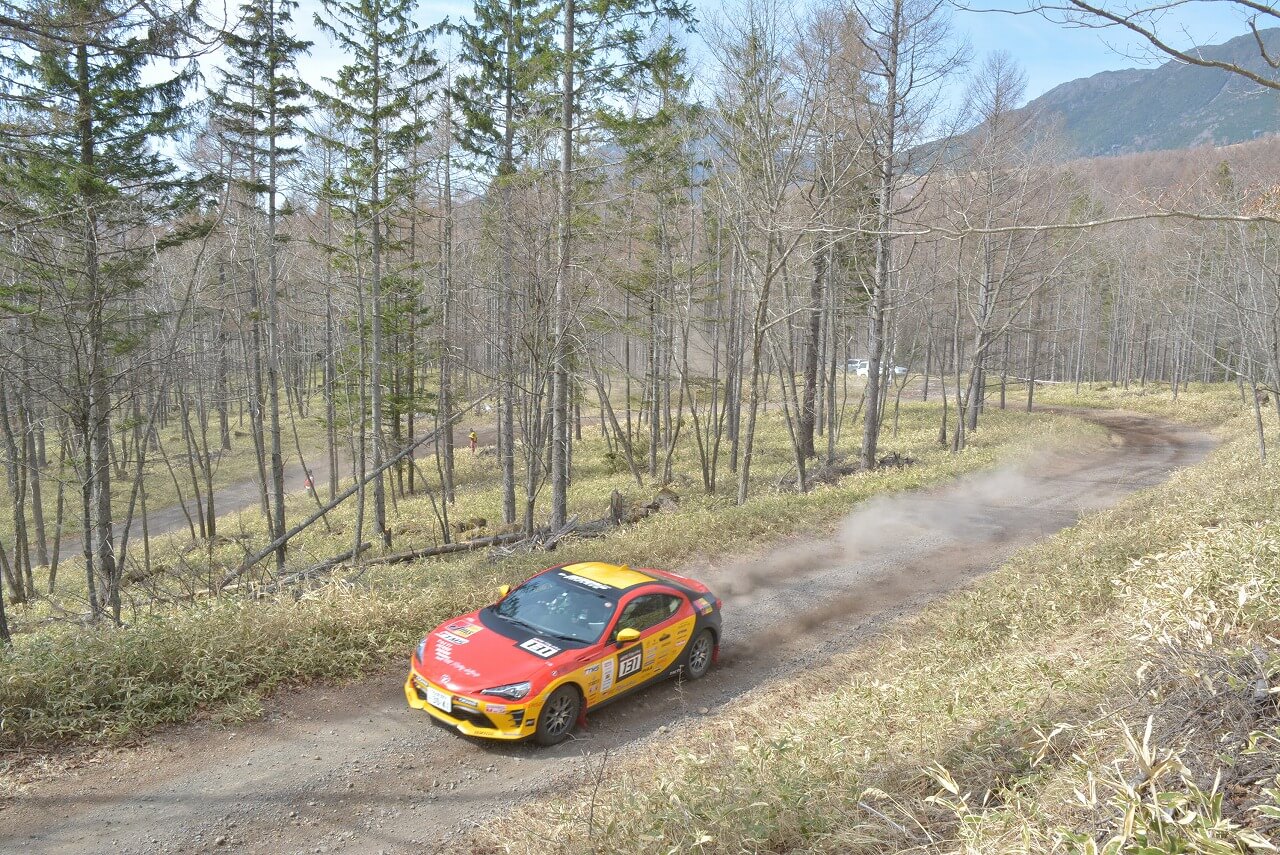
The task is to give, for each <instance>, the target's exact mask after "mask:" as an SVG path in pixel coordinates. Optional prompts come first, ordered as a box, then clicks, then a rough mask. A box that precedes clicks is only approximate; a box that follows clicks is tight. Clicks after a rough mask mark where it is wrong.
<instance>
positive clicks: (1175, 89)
mask: <svg viewBox="0 0 1280 855" xmlns="http://www.w3.org/2000/svg"><path fill="white" fill-rule="evenodd" d="M1259 37H1260V38H1261V39H1262V40H1263V44H1265V45H1266V48H1267V51H1268V53H1270V54H1271V55H1276V54H1280V27H1278V28H1271V29H1267V30H1262V31H1260V33H1259ZM1198 51H1199V54H1200V55H1201V56H1203V57H1204V58H1206V59H1211V60H1217V61H1221V62H1228V63H1233V64H1236V65H1239V66H1241V67H1243V68H1246V69H1248V70H1249V71H1252V72H1255V73H1257V74H1260V75H1263V76H1266V77H1268V78H1271V79H1275V78H1276V77H1277V70H1276V69H1274V68H1272V67H1271V66H1270V65H1268V64H1267V63H1266V61H1265V59H1264V58H1263V57H1262V55H1261V53H1260V51H1259V50H1258V43H1257V40H1255V38H1254V36H1253V34H1252V33H1250V34H1248V35H1244V36H1238V37H1236V38H1234V39H1231V40H1229V41H1226V42H1223V43H1222V44H1217V45H1206V46H1203V47H1201V48H1199V49H1198ZM1020 112H1021V113H1023V114H1024V115H1030V116H1031V117H1032V120H1033V122H1034V123H1035V124H1037V125H1039V126H1042V127H1054V128H1055V129H1056V130H1057V132H1058V136H1059V137H1060V138H1061V140H1062V143H1063V145H1064V148H1065V151H1064V154H1065V155H1066V157H1067V158H1068V159H1072V158H1078V157H1097V156H1100V155H1116V154H1132V153H1136V152H1144V151H1162V150H1172V149H1182V148H1190V147H1193V146H1197V145H1230V144H1233V143H1238V142H1246V141H1248V140H1251V139H1256V138H1258V137H1260V136H1263V135H1265V134H1268V133H1275V132H1277V131H1280V92H1277V91H1276V90H1274V89H1268V88H1266V87H1264V86H1261V85H1259V84H1256V83H1254V82H1252V81H1249V80H1247V79H1246V78H1244V77H1242V76H1240V75H1237V74H1234V73H1232V72H1229V71H1225V70H1222V69H1217V68H1205V67H1203V66H1198V65H1190V64H1188V63H1184V62H1181V61H1178V60H1170V61H1168V62H1166V63H1163V64H1162V65H1160V66H1157V67H1155V68H1126V69H1118V70H1112V71H1102V72H1099V73H1097V74H1094V75H1091V76H1089V77H1082V78H1079V79H1076V80H1072V81H1069V82H1067V83H1063V84H1060V85H1058V86H1055V87H1054V88H1052V89H1050V90H1049V91H1048V92H1045V93H1044V94H1043V95H1041V96H1039V97H1038V98H1035V99H1033V100H1032V101H1030V102H1029V103H1028V104H1027V105H1026V106H1025V107H1023V108H1022V109H1021V110H1020Z"/></svg>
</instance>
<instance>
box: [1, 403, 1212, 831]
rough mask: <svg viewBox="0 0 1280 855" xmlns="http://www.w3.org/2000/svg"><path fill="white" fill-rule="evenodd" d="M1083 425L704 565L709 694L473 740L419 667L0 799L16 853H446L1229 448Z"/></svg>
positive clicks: (287, 699) (669, 695) (279, 703)
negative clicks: (418, 700)
mask: <svg viewBox="0 0 1280 855" xmlns="http://www.w3.org/2000/svg"><path fill="white" fill-rule="evenodd" d="M1085 417H1086V418H1088V419H1090V420H1092V421H1095V422H1097V423H1098V424H1101V425H1103V426H1104V427H1106V428H1107V429H1108V430H1109V431H1110V433H1111V440H1112V441H1111V443H1110V445H1109V446H1108V447H1106V448H1103V449H1101V450H1095V451H1092V452H1089V453H1081V454H1074V455H1068V454H1045V455H1042V456H1040V457H1038V458H1037V459H1036V460H1034V461H1032V462H1030V463H1028V464H1026V465H1024V466H1021V467H1019V468H1017V469H1004V470H998V471H994V472H986V473H981V474H978V475H975V476H971V477H968V478H964V479H961V480H959V481H956V482H954V483H951V484H948V485H946V486H943V487H939V488H936V489H933V490H929V491H921V492H915V493H905V494H899V495H896V496H889V497H880V498H876V499H872V500H871V501H869V502H866V503H863V504H862V505H860V506H858V508H857V509H856V510H855V511H854V512H853V513H852V514H851V515H850V516H849V517H848V518H847V519H846V520H845V521H844V522H843V523H842V525H841V528H840V530H839V531H838V533H837V534H836V535H834V536H833V537H831V538H829V539H825V540H818V541H809V542H797V543H793V544H790V545H788V546H785V547H782V548H779V549H776V550H774V551H772V552H770V553H768V554H767V555H765V556H763V557H760V558H757V559H755V560H753V561H751V562H746V563H744V562H724V563H722V564H721V565H719V566H713V567H710V568H708V567H707V566H706V564H705V563H703V564H701V565H691V566H690V567H689V568H687V569H688V570H689V572H691V573H694V574H696V575H699V576H700V577H702V578H704V579H705V580H706V581H708V582H710V583H711V584H712V585H713V587H715V588H716V590H717V591H718V592H720V593H721V594H722V596H723V597H724V600H725V627H726V638H725V644H724V651H723V656H722V662H721V666H720V667H719V668H718V669H716V670H713V671H712V673H711V674H710V675H709V676H708V677H707V678H706V679H705V680H703V681H701V682H699V683H694V684H686V685H683V686H680V685H676V684H674V683H667V684H663V685H659V686H655V687H653V688H651V689H648V690H646V691H644V692H642V693H641V694H640V695H639V696H636V697H634V698H632V699H630V700H628V701H624V702H622V703H619V704H616V705H614V706H612V707H610V708H608V709H606V710H604V711H602V712H601V713H600V714H598V715H594V716H592V717H591V720H590V726H589V728H588V730H587V731H586V732H584V733H581V734H579V736H578V738H576V739H573V740H570V741H569V742H566V743H564V744H562V745H560V746H557V747H556V748H554V749H549V750H548V749H539V748H536V747H533V746H528V745H515V746H510V745H492V744H488V743H482V742H476V741H471V740H467V739H464V738H461V737H459V736H457V735H456V734H454V733H453V732H451V731H448V730H445V729H443V728H440V727H436V726H433V725H432V724H431V723H430V722H429V721H428V720H427V719H426V717H425V716H423V714H421V713H418V712H415V711H413V710H411V709H409V708H408V707H407V706H406V704H405V702H404V698H403V695H402V694H401V688H400V687H401V681H402V679H403V670H404V665H403V664H396V665H395V666H394V667H390V668H388V669H387V670H386V671H384V672H383V673H379V674H375V675H371V676H370V677H369V678H367V679H365V680H363V681H361V682H359V683H355V684H349V685H345V686H336V687H334V686H329V687H309V688H305V689H301V690H298V691H294V692H291V693H289V694H288V695H287V696H283V697H280V698H277V699H275V700H273V701H272V702H270V703H269V704H268V709H267V714H266V715H265V716H264V718H263V719H262V720H260V721H256V722H253V723H251V724H248V725H243V726H236V727H234V728H231V729H220V728H218V727H216V726H211V725H209V724H192V725H187V726H183V727H178V728H174V729H172V730H170V731H168V732H166V733H163V734H160V735H158V736H156V737H154V738H152V739H150V740H148V741H147V742H146V743H145V744H143V745H142V746H140V747H133V748H125V749H118V750H116V751H113V752H107V753H105V754H103V755H101V756H98V757H95V758H93V761H92V762H79V763H67V764H66V765H65V766H64V767H63V768H62V769H61V770H60V771H58V772H57V773H55V774H49V775H47V776H46V777H44V778H43V779H40V780H35V781H33V782H31V783H29V784H28V785H25V786H24V787H23V788H22V792H21V794H20V795H19V796H17V797H16V798H15V799H13V800H10V801H9V802H7V803H4V804H0V851H3V852H40V853H77V855H85V853H135V855H139V854H140V853H154V852H200V851H209V852H219V851H231V852H261V853H286V852H305V853H310V852H352V853H365V852H369V853H379V852H386V853H410V852H412V853H420V852H434V851H440V850H446V849H449V848H451V847H450V843H451V842H453V843H454V844H455V845H456V840H457V835H458V834H460V833H462V832H465V831H466V830H467V829H468V828H469V827H471V826H472V825H474V824H476V823H480V822H483V821H484V820H485V819H486V818H488V817H491V816H493V815H494V814H495V813H497V812H499V811H501V810H502V809H503V808H504V807H506V806H508V805H510V804H512V803H514V802H518V801H520V800H523V799H527V798H531V797H535V796H537V795H538V794H540V793H546V792H550V791H561V790H563V789H564V788H566V787H569V786H572V785H574V784H576V783H581V782H585V781H588V780H592V779H594V776H595V774H596V772H597V770H598V768H599V763H600V761H599V755H600V754H601V753H602V752H603V751H604V750H605V749H606V748H608V749H611V750H618V749H622V750H627V751H642V750H643V749H644V746H645V743H646V742H647V741H648V740H650V739H653V738H660V733H661V731H660V730H659V729H660V728H662V729H664V730H665V729H666V728H670V727H679V726H681V723H682V722H686V721H689V720H691V719H694V718H696V717H698V716H699V715H702V714H710V715H714V714H715V712H716V710H717V709H718V708H720V707H722V706H723V705H725V704H726V703H727V702H730V701H732V700H734V699H735V698H738V697H740V696H742V695H744V694H746V693H748V692H752V691H754V690H757V689H759V688H761V687H764V686H767V685H768V684H769V683H770V682H772V681H774V680H776V679H779V678H781V677H784V676H787V675H790V674H792V673H793V672H795V671H796V670H797V669H800V668H803V667H805V665H806V664H807V663H810V662H815V661H821V660H824V659H826V658H827V657H829V656H831V655H832V654H835V653H839V652H842V651H846V650H850V649H852V648H855V647H857V646H858V645H859V644H861V643H863V642H864V641H865V640H866V639H867V638H868V637H869V636H871V635H874V634H875V633H876V632H878V631H880V630H881V629H882V628H883V627H884V626H885V625H886V623H887V622H888V621H891V620H892V619H894V618H896V617H898V616H901V615H904V614H909V613H911V612H914V611H916V610H918V609H919V608H920V607H921V606H922V605H924V604H925V603H927V602H928V601H929V600H931V599H933V598H935V597H937V596H940V595H943V594H945V593H947V592H949V591H954V590H957V589H959V588H963V587H964V586H966V585H968V584H969V583H971V582H972V581H973V580H974V579H975V578H976V577H978V576H981V575H982V574H984V573H986V572H988V571H990V570H992V569H994V568H995V567H998V566H999V565H1000V564H1001V563H1002V562H1003V561H1004V560H1005V559H1006V558H1007V557H1008V556H1009V555H1011V554H1012V553H1013V552H1014V551H1015V550H1017V549H1019V548H1021V547H1024V546H1026V545H1028V544H1030V543H1033V542H1035V541H1036V540H1039V539H1041V538H1043V537H1045V536H1047V535H1049V534H1051V533H1053V532H1055V531H1057V530H1059V529H1061V528H1063V527H1066V526H1069V525H1072V524H1074V523H1075V522H1076V521H1077V520H1078V519H1079V518H1080V516H1081V515H1082V514H1085V513H1088V512H1090V511H1093V510H1097V509H1100V508H1104V507H1107V506H1110V505H1112V504H1114V503H1116V502H1118V501H1119V500H1120V499H1122V498H1123V497H1124V496H1126V495H1128V494H1129V493H1131V492H1133V491H1134V490H1137V489H1140V488H1143V487H1147V486H1150V485H1153V484H1156V483H1158V482H1160V481H1162V480H1163V479H1164V478H1165V477H1167V475H1168V474H1169V473H1170V472H1172V471H1173V470H1175V469H1177V468H1179V467H1182V466H1186V465H1189V464H1191V463H1194V462H1196V461H1197V460H1199V459H1201V458H1202V457H1203V456H1204V455H1205V454H1206V453H1207V452H1208V451H1209V450H1210V449H1211V448H1212V447H1213V440H1212V439H1211V438H1210V437H1209V436H1207V435H1205V434H1203V433H1199V432H1197V431H1194V430H1191V429H1188V428H1184V427H1179V426H1176V425H1172V424H1169V423H1166V422H1162V421H1159V420H1156V419H1152V418H1148V417H1143V416H1138V415H1133V414H1127V413H1118V412H1106V413H1088V414H1085ZM425 628H426V627H424V629H425ZM406 655H407V652H406Z"/></svg>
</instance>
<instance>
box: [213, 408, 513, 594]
mask: <svg viewBox="0 0 1280 855" xmlns="http://www.w3.org/2000/svg"><path fill="white" fill-rule="evenodd" d="M492 393H493V391H492V390H490V391H488V392H485V393H484V394H483V395H481V396H480V397H478V398H476V399H475V400H474V401H472V402H471V403H469V404H467V406H465V407H463V408H462V409H460V410H458V411H457V412H456V413H454V414H453V416H452V417H451V419H450V421H449V424H448V425H445V426H444V427H448V428H449V429H452V427H453V425H454V424H455V423H456V422H458V421H459V420H461V418H462V417H463V416H464V415H465V414H466V413H468V412H470V411H471V410H473V409H475V408H476V406H478V405H479V404H480V402H481V401H483V400H484V399H485V398H487V397H488V396H489V395H491V394H492ZM443 429H444V428H437V429H436V430H433V431H431V432H430V433H427V434H423V435H422V436H421V437H420V438H418V439H416V440H414V441H413V442H412V443H410V444H409V445H407V446H405V447H404V448H402V449H400V450H399V451H398V452H396V453H395V454H394V455H392V456H391V457H390V458H389V459H388V460H387V461H386V462H384V463H383V464H382V465H381V466H379V467H378V468H376V469H372V470H370V471H369V472H367V473H365V475H364V476H363V477H358V478H357V479H356V482H355V483H354V484H352V485H351V486H350V487H348V488H347V489H346V490H343V491H342V492H341V493H339V494H338V495H337V496H336V497H334V498H333V499H332V500H330V501H329V503H328V504H327V505H325V506H324V507H322V508H320V509H319V510H318V511H316V512H315V513H313V514H312V515H311V516H309V517H307V518H306V519H305V520H303V521H302V522H300V523H298V524H297V525H295V526H294V527H293V528H291V529H289V530H288V531H286V532H285V533H284V534H282V535H280V536H279V537H277V538H276V539H275V540H273V541H271V543H269V544H268V545H267V546H265V547H263V548H262V549H260V550H258V551H257V552H255V553H253V554H252V555H250V556H249V557H247V558H245V560H244V562H243V563H242V564H241V565H240V566H239V567H237V568H235V569H234V570H232V571H231V572H229V573H227V574H226V575H225V576H223V577H222V581H221V582H220V583H218V587H217V590H219V591H221V590H224V589H225V588H226V587H227V586H228V585H230V584H231V583H232V582H234V581H235V580H236V579H238V578H240V577H241V576H243V575H244V574H245V573H248V572H249V570H250V569H252V568H253V566H254V565H255V564H257V563H258V562H259V561H261V560H262V559H264V558H266V557H267V556H268V555H270V554H271V553H273V552H275V551H276V550H277V549H279V548H280V547H281V546H283V545H284V544H286V543H288V542H289V541H290V540H292V539H293V538H294V537H295V536H297V535H298V534H299V533H301V532H303V531H305V530H306V529H307V528H308V527H309V526H310V525H311V524H312V523H314V522H315V521H316V520H318V519H320V518H321V517H323V516H324V515H325V513H327V512H328V511H330V510H332V509H333V508H336V507H337V506H338V505H340V504H342V503H343V502H345V501H346V500H347V499H349V498H351V497H352V496H354V495H355V494H356V493H357V492H358V491H359V489H360V487H361V486H362V485H364V484H367V483H368V482H370V481H372V480H373V479H374V478H377V477H378V476H379V475H381V474H382V473H383V472H385V471H387V470H388V469H390V468H391V467H392V466H394V465H396V464H397V463H399V462H400V461H401V460H403V459H404V458H406V457H408V456H409V455H410V454H412V453H413V452H414V451H415V450H416V449H417V448H418V447H419V446H421V445H422V444H423V443H426V442H430V441H432V440H434V439H435V438H436V436H437V435H438V434H440V433H441V431H442V430H443Z"/></svg>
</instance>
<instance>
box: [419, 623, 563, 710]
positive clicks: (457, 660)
mask: <svg viewBox="0 0 1280 855" xmlns="http://www.w3.org/2000/svg"><path fill="white" fill-rule="evenodd" d="M486 623H489V624H491V625H488V626H487V625H486ZM495 623H496V622H495V621H494V620H492V619H490V620H489V621H487V622H486V621H483V620H482V619H481V617H480V615H479V613H478V612H472V613H471V614H469V615H463V616H462V617H460V618H455V619H453V620H450V621H446V622H445V623H442V624H440V626H438V627H436V628H435V629H434V630H432V631H431V632H430V633H429V634H428V635H427V637H426V644H425V646H422V647H420V650H421V654H422V658H421V659H418V657H417V654H416V653H415V656H414V659H415V665H416V666H417V669H418V671H419V673H421V674H422V676H424V677H426V678H427V679H428V680H431V681H432V682H435V683H440V684H441V685H443V686H445V687H446V688H449V689H453V690H454V691H457V692H479V691H482V690H484V689H488V688H492V687H494V686H504V685H507V684H509V683H521V682H524V681H525V680H528V681H530V682H531V683H534V687H535V689H536V687H537V686H538V685H540V684H542V683H545V682H546V681H547V679H549V678H551V677H552V676H554V674H553V672H555V671H557V670H559V667H560V666H561V665H562V664H564V663H566V662H568V661H569V660H577V659H578V658H580V656H581V655H583V654H584V653H585V651H583V650H565V649H563V648H562V647H561V644H562V642H559V641H557V640H554V639H545V638H541V637H539V636H536V635H529V634H527V633H523V632H522V631H521V630H520V629H518V628H517V627H514V626H513V627H510V629H509V631H510V632H511V635H506V634H504V633H503V632H499V631H497V630H496V629H494V628H493V626H492V624H495ZM503 629H504V630H507V629H508V628H507V627H506V626H503ZM513 636H515V637H513Z"/></svg>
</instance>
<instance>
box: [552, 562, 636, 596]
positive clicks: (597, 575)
mask: <svg viewBox="0 0 1280 855" xmlns="http://www.w3.org/2000/svg"><path fill="white" fill-rule="evenodd" d="M559 570H560V571H561V572H564V573H572V574H573V575H575V576H581V577H583V578H584V579H590V580H591V581H593V582H599V583H600V584H602V585H608V586H609V587H610V588H617V589H619V590H626V589H627V588H634V587H635V586H637V585H647V584H650V583H652V582H657V581H661V580H659V579H657V578H655V577H654V576H650V575H649V574H648V573H642V572H641V571H639V570H632V569H631V568H630V567H628V566H627V565H625V564H606V563H605V562H603V561H582V562H579V563H577V564H566V565H564V566H563V567H560V568H559Z"/></svg>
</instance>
